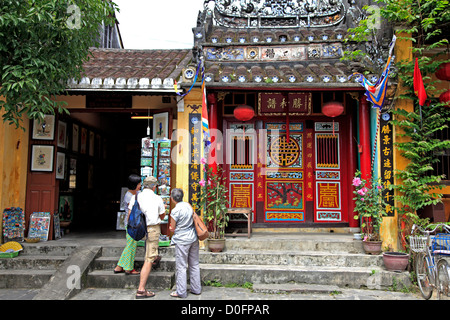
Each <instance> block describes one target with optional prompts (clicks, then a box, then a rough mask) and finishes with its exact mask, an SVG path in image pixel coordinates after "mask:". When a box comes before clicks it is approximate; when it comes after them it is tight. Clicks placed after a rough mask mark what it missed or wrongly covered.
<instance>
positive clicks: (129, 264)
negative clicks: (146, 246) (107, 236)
mask: <svg viewBox="0 0 450 320" xmlns="http://www.w3.org/2000/svg"><path fill="white" fill-rule="evenodd" d="M127 187H128V191H127V193H125V196H124V197H123V202H124V204H126V205H125V207H126V208H127V215H126V217H125V228H126V225H127V223H128V216H129V214H130V211H129V210H128V204H129V203H130V200H131V198H133V197H134V196H135V195H136V194H138V192H139V190H141V177H140V176H138V175H137V174H131V175H130V176H129V177H128V185H127ZM125 233H126V235H127V244H126V246H125V248H124V249H123V251H122V255H121V256H120V260H119V262H118V263H117V266H116V267H115V268H114V273H123V272H125V274H127V275H138V274H139V271H136V270H134V257H135V255H136V248H137V241H135V240H134V239H133V238H132V237H130V236H129V235H128V232H125Z"/></svg>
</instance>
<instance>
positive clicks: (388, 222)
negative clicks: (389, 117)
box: [380, 33, 414, 250]
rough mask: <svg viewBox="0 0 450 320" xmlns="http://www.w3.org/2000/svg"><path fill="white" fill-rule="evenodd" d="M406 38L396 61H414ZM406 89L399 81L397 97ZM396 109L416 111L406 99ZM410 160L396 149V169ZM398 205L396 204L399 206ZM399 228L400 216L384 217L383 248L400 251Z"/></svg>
mask: <svg viewBox="0 0 450 320" xmlns="http://www.w3.org/2000/svg"><path fill="white" fill-rule="evenodd" d="M402 36H403V37H405V36H406V35H405V34H403V33H397V41H396V45H395V61H396V62H398V61H401V60H409V61H411V60H412V51H411V48H412V43H411V41H409V40H405V39H401V37H402ZM404 91H405V89H404V88H403V86H402V83H401V81H400V79H399V83H398V88H397V92H396V97H398V96H399V95H401V94H403V93H404ZM395 108H401V109H405V110H407V111H413V110H414V104H413V102H412V101H411V100H406V99H396V100H395ZM398 134H399V131H398V128H396V127H395V126H394V134H393V139H394V143H396V142H402V141H405V139H406V138H404V137H399V136H398ZM407 163H408V160H407V159H405V158H403V157H402V156H401V155H400V152H399V151H398V149H397V148H394V169H395V170H399V169H400V170H402V169H404V168H405V167H406V165H407ZM399 183H401V181H399V180H397V179H396V178H395V177H394V184H399ZM397 205H398V204H396V206H397ZM398 232H399V226H398V214H397V212H396V213H395V216H393V217H384V218H383V223H382V226H381V232H380V233H381V238H382V240H383V248H386V247H391V248H392V249H394V250H398V249H400V247H401V243H400V242H399V234H398Z"/></svg>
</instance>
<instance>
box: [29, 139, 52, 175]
mask: <svg viewBox="0 0 450 320" xmlns="http://www.w3.org/2000/svg"><path fill="white" fill-rule="evenodd" d="M53 148H54V146H48V145H33V146H32V148H31V171H48V172H52V171H53Z"/></svg>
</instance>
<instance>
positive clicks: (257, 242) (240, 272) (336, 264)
mask: <svg viewBox="0 0 450 320" xmlns="http://www.w3.org/2000/svg"><path fill="white" fill-rule="evenodd" d="M269 238H272V239H270V240H268V239H269ZM200 262H201V265H200V267H201V276H202V279H203V281H215V282H220V283H222V284H226V283H236V284H244V283H245V282H249V283H255V284H256V283H258V284H294V283H295V284H318V285H329V286H332V285H333V286H338V287H341V288H356V289H358V288H368V289H388V288H391V287H393V286H398V285H403V286H406V287H409V286H410V285H411V282H410V279H409V273H408V272H402V273H396V272H390V271H387V270H386V269H385V268H384V267H383V260H382V256H381V255H378V256H372V255H367V254H365V253H364V252H363V249H362V244H361V242H360V241H355V240H352V238H351V236H350V235H333V236H330V235H326V236H325V237H323V238H321V236H320V235H317V234H314V235H302V236H301V237H298V236H297V239H296V236H295V235H284V236H276V235H272V236H270V235H267V236H266V237H264V236H262V237H253V238H252V239H248V240H241V239H239V240H238V239H227V242H226V251H224V252H222V253H211V252H206V253H203V254H201V257H200ZM400 288H402V286H400Z"/></svg>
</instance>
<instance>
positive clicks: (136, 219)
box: [127, 195, 147, 241]
mask: <svg viewBox="0 0 450 320" xmlns="http://www.w3.org/2000/svg"><path fill="white" fill-rule="evenodd" d="M127 232H128V235H129V236H130V237H131V238H133V239H134V240H135V241H139V240H141V239H142V238H144V237H145V236H147V221H146V219H145V214H144V213H143V212H142V211H141V208H140V207H139V202H138V199H137V195H136V201H135V202H134V205H133V208H132V209H131V212H130V216H129V217H128V226H127Z"/></svg>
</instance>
